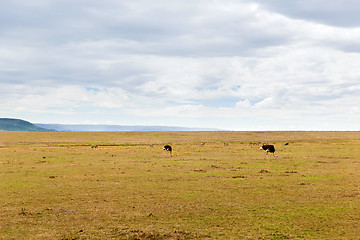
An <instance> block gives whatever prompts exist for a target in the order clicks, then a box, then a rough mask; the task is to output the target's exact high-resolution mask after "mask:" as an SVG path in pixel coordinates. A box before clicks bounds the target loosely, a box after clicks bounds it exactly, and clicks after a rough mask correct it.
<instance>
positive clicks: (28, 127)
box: [0, 118, 55, 132]
mask: <svg viewBox="0 0 360 240" xmlns="http://www.w3.org/2000/svg"><path fill="white" fill-rule="evenodd" d="M0 131H3V132H4V131H11V132H14V131H19V132H49V131H55V130H51V129H46V128H42V127H38V126H35V125H34V124H32V123H30V122H27V121H24V120H21V119H13V118H0Z"/></svg>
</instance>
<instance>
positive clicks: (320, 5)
mask: <svg viewBox="0 0 360 240" xmlns="http://www.w3.org/2000/svg"><path fill="white" fill-rule="evenodd" d="M255 2H258V3H260V4H261V5H263V6H265V7H266V8H267V9H269V10H271V11H276V12H279V13H280V14H283V15H286V16H288V17H290V18H297V19H304V20H306V21H313V22H318V23H322V24H328V25H333V26H340V27H359V26H360V14H359V12H360V4H359V1H357V0H332V1H328V0H312V1H301V0H293V1H287V0H281V1H279V0H255Z"/></svg>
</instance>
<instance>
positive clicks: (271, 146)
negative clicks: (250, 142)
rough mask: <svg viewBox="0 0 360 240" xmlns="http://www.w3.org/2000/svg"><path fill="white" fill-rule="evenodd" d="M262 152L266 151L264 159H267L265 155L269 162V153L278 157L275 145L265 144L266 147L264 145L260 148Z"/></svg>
mask: <svg viewBox="0 0 360 240" xmlns="http://www.w3.org/2000/svg"><path fill="white" fill-rule="evenodd" d="M260 150H265V152H264V159H265V155H266V159H268V160H269V152H270V153H272V154H273V156H274V157H278V155H275V147H274V145H270V144H264V145H262V146H261V147H260Z"/></svg>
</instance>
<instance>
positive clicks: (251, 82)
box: [0, 0, 360, 131]
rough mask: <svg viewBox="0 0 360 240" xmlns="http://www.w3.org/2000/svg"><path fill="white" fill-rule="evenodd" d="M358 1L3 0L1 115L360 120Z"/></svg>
mask: <svg viewBox="0 0 360 240" xmlns="http://www.w3.org/2000/svg"><path fill="white" fill-rule="evenodd" d="M359 12H360V2H359V1H358V0H332V1H325V0H293V1H288V0H253V1H251V0H193V1H185V0H151V1H148V0H102V1H95V0H33V1H23V0H12V1H7V0H0V96H1V101H0V117H9V118H20V119H24V120H27V121H30V122H33V123H62V124H119V125H166V126H182V127H203V128H217V129H223V130H235V131H237V130H240V131H242V130H244V131H245V130H335V131H336V130H356V131H358V130H360V104H359V102H360V14H359Z"/></svg>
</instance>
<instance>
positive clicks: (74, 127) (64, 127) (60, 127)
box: [34, 123, 219, 132]
mask: <svg viewBox="0 0 360 240" xmlns="http://www.w3.org/2000/svg"><path fill="white" fill-rule="evenodd" d="M34 124H35V125H36V126H38V127H42V128H49V129H55V130H56V131H71V132H96V131H98V132H101V131H103V132H114V131H129V132H132V131H219V129H213V128H186V127H172V126H125V125H95V124H94V125H85V124H43V123H34Z"/></svg>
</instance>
